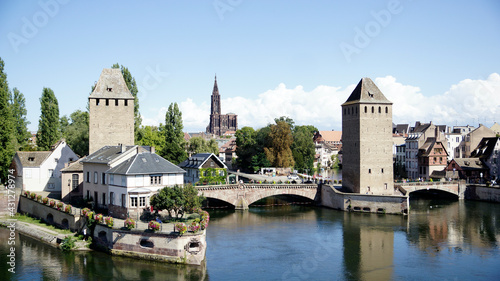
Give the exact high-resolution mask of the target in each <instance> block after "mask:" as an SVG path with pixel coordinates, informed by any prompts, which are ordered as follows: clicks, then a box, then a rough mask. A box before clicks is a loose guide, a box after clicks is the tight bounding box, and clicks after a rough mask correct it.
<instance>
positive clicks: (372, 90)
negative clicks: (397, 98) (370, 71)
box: [342, 77, 392, 105]
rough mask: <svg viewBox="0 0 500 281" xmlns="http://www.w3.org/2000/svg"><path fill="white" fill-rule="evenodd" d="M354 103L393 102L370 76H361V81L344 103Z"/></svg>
mask: <svg viewBox="0 0 500 281" xmlns="http://www.w3.org/2000/svg"><path fill="white" fill-rule="evenodd" d="M354 103H377V104H380V103H381V104H392V102H390V101H389V100H388V99H387V98H386V97H385V96H384V94H382V92H381V91H380V90H379V88H378V87H377V85H375V83H373V81H372V80H371V79H370V78H368V77H364V78H361V81H359V83H358V85H357V86H356V88H355V89H354V91H352V93H351V95H350V96H349V98H348V99H347V101H346V102H345V103H344V104H342V105H349V104H354Z"/></svg>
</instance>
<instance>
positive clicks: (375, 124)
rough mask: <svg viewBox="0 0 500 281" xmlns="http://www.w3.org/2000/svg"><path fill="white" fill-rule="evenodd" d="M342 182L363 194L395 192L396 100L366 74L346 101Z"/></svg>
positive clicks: (343, 121)
mask: <svg viewBox="0 0 500 281" xmlns="http://www.w3.org/2000/svg"><path fill="white" fill-rule="evenodd" d="M342 145H343V146H342V149H343V160H342V186H343V187H344V188H346V189H348V190H350V191H351V192H354V193H362V194H378V195H392V194H394V179H393V166H392V162H393V160H392V102H390V101H389V100H388V99H387V98H386V97H385V96H384V95H383V94H382V92H381V91H380V90H379V89H378V87H377V86H376V85H375V83H373V81H372V80H371V79H370V78H362V79H361V81H359V83H358V85H357V86H356V88H355V89H354V91H353V92H352V93H351V95H350V96H349V98H348V99H347V101H346V102H345V103H344V104H342Z"/></svg>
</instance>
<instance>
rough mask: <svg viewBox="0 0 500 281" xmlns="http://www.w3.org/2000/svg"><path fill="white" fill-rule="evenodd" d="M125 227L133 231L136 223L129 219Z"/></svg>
mask: <svg viewBox="0 0 500 281" xmlns="http://www.w3.org/2000/svg"><path fill="white" fill-rule="evenodd" d="M124 226H125V227H126V228H127V229H128V230H131V229H132V228H134V227H135V221H134V219H133V218H127V219H126V220H125V223H124Z"/></svg>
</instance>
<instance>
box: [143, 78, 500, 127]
mask: <svg viewBox="0 0 500 281" xmlns="http://www.w3.org/2000/svg"><path fill="white" fill-rule="evenodd" d="M374 81H375V84H377V86H378V87H379V88H380V90H381V91H382V92H383V93H384V95H385V96H386V97H387V98H388V99H389V100H390V101H392V102H393V120H394V122H395V123H409V124H414V123H415V121H422V122H429V121H433V122H434V123H436V124H446V125H455V123H458V124H459V125H462V124H463V125H465V124H471V125H472V124H473V122H476V123H477V120H478V118H479V121H480V122H485V123H486V124H488V123H492V122H493V121H500V99H499V98H498V94H499V93H500V75H499V74H497V73H493V74H491V75H490V76H489V77H488V78H487V79H485V80H471V79H466V80H463V81H460V82H459V83H458V84H456V85H452V86H451V87H450V89H449V90H448V91H447V92H445V93H443V94H442V95H436V96H425V95H424V94H423V93H421V90H420V88H419V87H416V86H411V85H403V84H401V83H399V82H397V80H396V78H395V77H393V76H386V77H379V78H376V79H374ZM356 82H357V81H356ZM355 86H356V85H355V84H352V85H349V86H347V87H345V88H341V87H333V86H325V85H320V86H318V87H316V88H315V89H313V90H312V91H305V90H304V88H303V87H302V86H297V87H295V88H287V87H286V85H285V84H283V83H281V84H279V85H278V86H277V87H276V88H275V89H271V90H267V91H266V92H264V93H261V94H259V95H258V96H257V97H256V98H254V99H252V98H245V97H233V98H225V99H224V98H223V99H222V101H221V103H222V104H221V106H222V109H223V112H222V113H228V112H227V111H224V110H229V109H230V110H231V111H232V112H233V113H236V114H238V127H239V128H242V127H244V126H250V127H253V128H261V127H264V126H266V125H267V124H269V123H273V122H274V118H277V117H280V116H288V117H290V118H292V119H293V120H294V121H295V124H297V125H314V126H316V127H317V128H318V129H320V130H330V129H335V130H341V128H342V119H341V117H342V116H341V107H340V105H341V104H342V103H343V102H345V100H346V99H347V98H348V96H349V94H350V93H351V92H352V90H353V89H354V87H355ZM179 108H180V110H181V111H182V116H183V122H184V128H185V130H186V131H191V132H196V131H205V128H206V126H207V125H208V121H209V115H210V105H209V104H207V103H206V102H202V103H201V104H197V103H195V102H194V101H193V100H192V99H190V98H188V99H186V100H185V101H183V102H181V103H180V104H179ZM166 110H167V108H165V107H162V108H161V109H159V110H158V109H155V110H153V113H152V114H153V115H154V114H156V116H155V117H153V118H144V121H143V123H144V124H145V125H158V124H159V123H160V122H161V123H164V122H165V121H164V120H165V112H166ZM474 120H475V121H474Z"/></svg>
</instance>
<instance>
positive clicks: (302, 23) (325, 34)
mask: <svg viewBox="0 0 500 281" xmlns="http://www.w3.org/2000/svg"><path fill="white" fill-rule="evenodd" d="M190 3H191V4H187V3H184V1H90V2H89V1H85V2H83V1H71V0H64V1H63V0H60V1H57V0H41V1H2V3H1V4H0V38H1V42H2V44H0V57H1V58H2V59H3V60H4V62H5V71H6V73H7V78H8V82H9V86H10V88H13V87H17V88H18V89H19V90H20V91H21V92H22V93H23V94H24V95H25V97H26V100H27V102H26V103H27V109H28V119H29V121H30V122H31V124H30V126H29V128H30V129H31V130H36V128H37V127H38V120H39V116H40V104H39V98H40V96H41V93H42V89H43V87H50V88H51V89H53V90H54V92H55V94H56V96H57V98H58V100H59V107H60V113H61V116H62V115H69V114H71V112H73V111H75V110H77V109H81V110H84V109H85V106H86V103H87V98H88V95H89V94H90V88H91V85H93V83H94V82H95V81H97V79H98V78H99V75H100V73H101V71H102V69H103V68H106V67H110V66H111V65H112V64H114V63H119V64H122V65H124V66H126V67H128V68H129V70H130V71H131V73H132V75H133V76H134V77H135V79H136V81H137V83H138V85H139V87H140V93H139V97H140V101H139V102H140V112H141V115H142V116H143V119H144V121H143V123H144V124H150V125H151V124H158V123H159V122H164V114H165V111H166V108H167V107H168V106H169V104H170V103H172V102H177V103H178V104H179V105H180V107H181V110H182V113H183V119H184V127H185V131H190V132H196V131H204V130H205V127H206V126H207V125H208V121H209V116H208V115H209V110H210V95H211V92H212V87H213V82H214V81H213V80H214V75H215V74H217V80H218V85H219V90H220V94H221V96H222V111H223V113H227V112H234V113H236V114H238V115H239V117H238V120H239V126H240V127H242V126H252V127H254V128H259V127H262V126H265V125H266V124H268V123H270V122H272V121H273V119H274V118H276V117H279V116H282V115H286V116H289V117H291V118H292V119H294V120H295V121H296V124H299V125H309V124H310V125H315V126H316V127H318V128H319V129H320V130H330V129H336V130H340V129H341V115H340V104H341V103H342V102H344V101H345V100H346V99H347V97H348V95H349V94H350V92H351V91H352V89H353V87H354V86H355V84H357V83H358V81H359V80H360V79H361V78H362V77H370V78H372V79H373V80H374V81H375V83H376V84H377V85H378V86H379V88H380V89H381V90H382V92H383V93H384V94H385V95H386V96H387V97H388V98H389V99H390V100H391V101H393V102H394V105H393V107H394V115H393V119H394V122H395V123H411V124H414V122H415V121H422V122H428V121H433V122H435V123H440V124H447V125H456V124H458V125H465V124H471V125H477V123H478V122H480V123H484V124H485V125H488V126H491V124H493V122H494V121H497V122H500V99H499V98H498V96H499V94H500V75H499V74H498V73H500V69H499V65H500V52H499V50H500V2H498V1H494V0H491V1H486V0H484V1H425V0H422V1H417V0H413V1H410V0H400V1H398V0H390V1H255V0H254V1H250V0H213V1H212V0H210V1H190Z"/></svg>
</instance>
